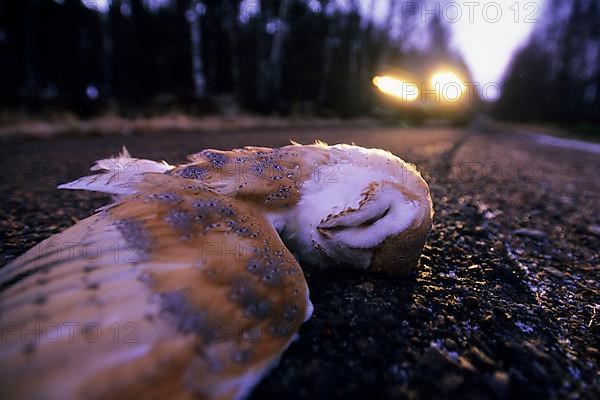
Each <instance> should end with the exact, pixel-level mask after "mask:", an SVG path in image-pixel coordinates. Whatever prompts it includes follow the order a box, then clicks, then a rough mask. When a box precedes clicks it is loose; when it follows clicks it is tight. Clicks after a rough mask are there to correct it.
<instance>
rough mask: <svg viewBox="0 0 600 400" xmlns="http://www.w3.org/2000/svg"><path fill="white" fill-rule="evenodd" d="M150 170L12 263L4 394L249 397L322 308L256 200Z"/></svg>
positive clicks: (0, 376) (2, 280) (2, 348)
mask: <svg viewBox="0 0 600 400" xmlns="http://www.w3.org/2000/svg"><path fill="white" fill-rule="evenodd" d="M177 175H178V174H176V176H170V175H167V174H148V175H147V176H146V177H145V178H144V180H143V182H142V183H141V184H140V185H139V193H138V194H136V195H132V196H129V197H126V198H124V199H122V200H121V201H120V202H119V203H117V204H115V205H114V206H112V207H110V208H108V209H106V210H104V211H102V212H100V213H98V214H96V215H94V216H91V217H89V218H87V219H85V220H82V221H80V222H79V223H77V224H76V225H74V226H73V227H71V228H69V229H67V230H66V231H65V232H63V233H61V234H59V235H56V236H54V237H51V238H50V239H48V240H46V241H44V242H42V243H40V244H39V245H38V246H36V247H34V248H33V249H32V250H30V251H29V252H28V253H26V254H25V255H24V256H22V257H20V258H19V259H17V260H16V261H15V262H13V263H12V264H11V265H8V266H6V267H5V268H3V269H2V270H0V289H1V292H0V316H1V321H2V327H3V341H2V343H0V386H1V387H2V388H3V397H4V398H31V397H36V398H121V397H126V396H127V397H132V396H135V397H136V398H164V397H167V396H168V397H169V398H223V399H225V398H238V397H240V396H243V395H244V394H245V393H246V392H247V391H248V390H249V389H250V388H251V387H252V386H253V385H254V384H255V383H256V382H257V381H258V380H259V379H260V377H261V376H262V375H263V374H264V373H265V372H266V370H267V369H268V368H269V367H270V366H271V365H272V364H273V363H274V362H275V361H276V360H277V359H278V357H279V356H280V354H281V353H282V352H283V351H284V350H285V348H286V347H287V346H288V345H289V343H290V342H291V340H292V339H293V337H294V335H295V333H296V332H297V330H298V327H299V326H300V324H301V323H302V322H303V321H304V320H305V318H306V316H307V315H308V314H309V313H310V310H309V309H310V307H311V306H310V302H309V300H308V289H307V286H306V282H305V279H304V276H303V273H302V271H301V269H300V267H299V265H298V264H297V262H296V261H295V260H294V258H293V257H292V255H291V254H290V253H289V251H288V250H287V249H286V248H285V247H284V245H283V244H282V242H281V240H280V239H279V237H278V236H277V233H276V232H275V231H274V229H273V227H272V226H271V225H270V224H269V223H268V222H267V221H266V220H265V218H264V217H263V215H262V214H261V213H260V212H258V210H257V209H255V208H253V206H252V205H251V203H250V202H240V201H239V200H237V199H235V198H232V197H230V196H223V195H221V194H218V193H215V192H214V191H213V190H209V189H207V188H206V187H204V186H203V185H196V184H193V180H189V179H182V178H181V177H180V176H177Z"/></svg>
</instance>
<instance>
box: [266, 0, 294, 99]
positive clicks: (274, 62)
mask: <svg viewBox="0 0 600 400" xmlns="http://www.w3.org/2000/svg"><path fill="white" fill-rule="evenodd" d="M289 4H290V0H281V2H280V3H279V11H278V16H277V20H278V24H277V30H276V31H275V33H274V36H273V45H272V47H271V56H270V57H269V61H270V64H271V91H272V95H273V97H274V98H276V99H277V98H278V97H279V91H280V90H281V72H282V71H281V69H282V62H281V56H282V53H283V41H284V39H285V36H286V34H287V29H288V27H287V24H286V22H285V21H286V16H287V9H288V6H289Z"/></svg>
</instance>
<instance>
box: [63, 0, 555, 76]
mask: <svg viewBox="0 0 600 400" xmlns="http://www.w3.org/2000/svg"><path fill="white" fill-rule="evenodd" d="M82 1H83V3H84V4H86V5H87V6H88V7H94V8H97V9H99V10H101V11H104V10H106V8H107V6H108V3H109V0H82ZM307 1H308V0H307ZM359 1H360V5H361V8H362V11H363V13H364V14H365V15H368V14H369V10H370V9H371V7H372V6H371V5H372V4H373V6H374V15H375V19H377V20H380V21H381V20H383V19H384V18H385V15H386V14H387V11H388V7H389V0H359ZM59 2H60V0H59ZM146 2H147V3H148V4H150V5H151V6H155V7H156V6H160V4H161V3H163V2H164V0H146ZM244 2H246V3H248V2H256V3H258V0H244ZM308 2H309V3H313V4H311V5H316V6H318V2H316V1H308ZM349 2H350V0H338V1H337V3H338V4H339V5H340V7H342V8H343V7H344V6H347V4H349ZM398 2H399V9H398V10H397V12H398V13H400V15H399V18H402V16H403V15H408V14H409V13H416V16H417V18H419V21H420V24H419V25H420V26H421V27H425V26H426V25H427V23H428V21H429V20H430V19H431V18H432V16H433V15H434V14H437V15H440V16H441V17H442V19H443V20H445V21H446V22H448V25H449V26H450V28H451V32H452V35H453V37H452V45H453V46H454V47H455V48H456V50H458V51H459V52H460V54H462V56H463V57H464V59H465V61H466V63H467V65H468V66H469V68H470V70H471V73H472V75H473V78H474V79H475V81H477V82H479V83H481V85H482V86H483V85H485V84H486V83H489V82H500V80H501V79H502V77H503V75H504V73H505V71H506V68H507V66H508V64H509V63H510V60H511V57H512V55H513V54H514V52H515V51H516V50H517V49H518V48H519V47H520V46H522V45H523V44H524V42H525V41H526V39H527V37H528V35H529V34H530V33H531V31H532V29H533V28H534V27H535V26H536V24H537V22H536V21H538V20H539V19H540V18H541V13H542V7H543V6H544V4H545V2H546V0H427V1H426V3H425V5H421V6H420V7H417V8H414V6H413V5H414V4H417V3H418V2H416V1H412V0H398ZM411 7H413V8H411Z"/></svg>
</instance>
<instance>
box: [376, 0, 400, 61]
mask: <svg viewBox="0 0 600 400" xmlns="http://www.w3.org/2000/svg"><path fill="white" fill-rule="evenodd" d="M397 6H398V0H390V8H389V9H388V13H387V15H386V17H385V22H384V23H383V32H384V34H385V35H387V38H385V37H384V38H383V40H385V39H388V40H389V39H391V37H390V36H389V35H391V32H392V28H393V24H394V17H395V16H396V10H397ZM389 58H390V45H389V44H388V45H386V46H384V47H383V50H382V52H381V56H380V57H379V59H378V60H377V62H376V63H375V65H376V66H377V67H376V68H377V69H379V68H380V67H381V66H382V65H383V66H385V65H386V64H387V63H388V62H389Z"/></svg>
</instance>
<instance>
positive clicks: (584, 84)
mask: <svg viewBox="0 0 600 400" xmlns="http://www.w3.org/2000/svg"><path fill="white" fill-rule="evenodd" d="M496 113H497V115H499V116H501V117H503V118H510V119H517V120H530V121H556V122H560V123H566V124H572V123H581V122H586V121H588V122H600V2H598V1H597V0H548V4H547V6H546V13H545V15H544V16H543V18H542V19H541V20H540V24H539V26H537V27H536V29H535V30H534V32H533V35H532V36H531V38H530V40H529V41H528V43H527V44H526V45H525V46H524V47H523V48H522V49H521V50H520V51H519V52H518V53H517V55H516V57H515V58H514V60H513V62H512V65H511V67H510V68H509V71H508V73H507V75H506V79H505V81H504V85H503V94H502V96H501V98H500V100H499V102H498V105H497V107H496Z"/></svg>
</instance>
